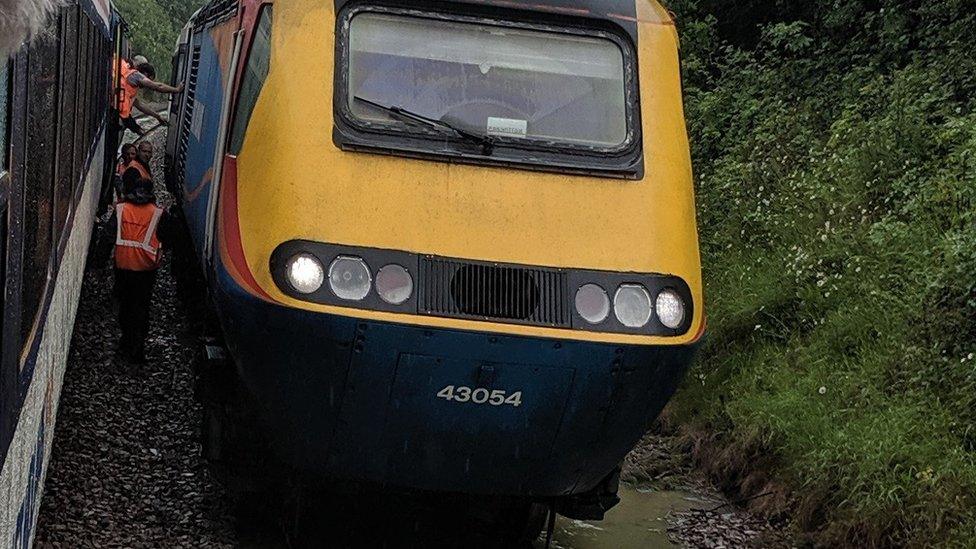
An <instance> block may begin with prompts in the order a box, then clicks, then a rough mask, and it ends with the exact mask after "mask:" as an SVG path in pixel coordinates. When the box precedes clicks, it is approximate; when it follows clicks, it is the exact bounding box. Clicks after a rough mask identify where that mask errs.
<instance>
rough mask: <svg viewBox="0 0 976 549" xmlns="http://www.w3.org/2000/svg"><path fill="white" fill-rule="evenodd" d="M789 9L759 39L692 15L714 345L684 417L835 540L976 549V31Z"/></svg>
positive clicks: (916, 9) (932, 9) (686, 27)
mask: <svg viewBox="0 0 976 549" xmlns="http://www.w3.org/2000/svg"><path fill="white" fill-rule="evenodd" d="M720 4H721V3H717V4H716V5H720ZM743 4H745V3H743ZM779 4H783V5H784V6H780V8H781V10H780V11H781V12H782V13H783V14H784V20H781V21H772V22H770V21H767V20H764V21H763V22H762V23H761V24H759V23H756V24H755V26H756V27H757V28H758V29H759V31H758V34H755V36H754V38H753V39H751V40H742V39H741V36H742V35H748V33H745V32H741V31H742V29H739V30H740V32H739V33H738V34H737V33H735V32H730V31H729V29H727V28H725V29H724V30H723V25H722V16H723V12H722V11H721V10H722V8H718V7H713V6H710V3H709V2H705V1H701V2H698V1H694V0H685V1H674V2H671V8H672V9H674V10H675V11H677V12H678V20H679V29H680V30H681V31H682V33H683V36H684V39H683V50H682V55H683V58H684V63H685V84H686V92H687V100H686V103H687V111H688V112H687V116H688V119H689V126H690V129H691V134H692V142H693V149H694V157H695V158H694V160H695V164H696V172H697V175H698V178H697V184H698V194H699V208H700V209H699V215H700V228H701V236H702V246H703V248H702V255H703V263H704V266H705V277H706V300H707V303H706V306H707V309H708V314H709V328H710V333H709V336H708V341H707V343H706V345H705V348H704V350H703V353H702V356H701V358H700V360H699V364H698V365H697V366H696V368H695V369H694V370H693V371H692V374H691V376H690V378H689V380H688V382H687V383H686V384H685V387H684V388H683V389H682V391H681V392H680V393H679V395H678V396H677V398H676V400H675V402H674V403H673V406H672V415H673V417H675V418H676V419H678V420H679V421H681V422H683V423H685V424H686V425H688V426H692V427H696V426H697V427H698V428H701V429H708V430H711V431H713V432H716V433H718V434H719V435H720V436H722V439H723V440H726V441H728V442H727V443H728V444H731V445H735V444H736V442H735V441H749V445H758V447H759V448H760V449H761V452H763V453H765V454H768V455H769V456H771V459H770V460H769V461H766V462H764V464H766V465H768V466H769V467H771V468H772V470H771V471H769V474H770V475H772V476H774V477H775V478H776V479H778V480H779V481H780V482H782V483H785V484H786V485H788V486H790V487H791V488H792V490H793V493H794V494H795V496H796V497H795V500H794V507H793V509H792V512H793V515H794V517H795V518H796V520H797V523H798V526H800V527H801V528H802V529H803V530H805V531H807V532H810V533H812V536H813V539H814V540H815V541H817V542H819V543H823V544H829V545H837V544H840V545H850V546H902V545H908V546H929V545H931V544H941V545H946V546H976V545H974V544H976V541H974V540H976V359H974V353H976V113H974V111H973V107H974V102H973V98H974V97H976V66H974V61H973V60H974V59H976V37H974V36H973V35H972V33H971V32H968V31H965V29H966V28H972V27H971V26H972V25H973V24H974V23H976V19H974V16H973V15H972V14H971V13H967V10H965V9H964V3H962V2H953V1H941V2H929V3H924V4H922V3H916V2H901V3H895V2H882V3H880V5H874V6H872V5H871V4H870V3H868V2H864V3H860V2H846V1H838V2H835V3H834V4H835V5H834V6H833V10H821V11H819V12H818V11H814V12H811V13H806V10H805V9H804V8H802V7H797V6H798V5H799V4H798V3H797V4H796V5H793V3H790V2H780V3H779ZM791 6H792V10H793V11H791ZM838 12H840V13H841V15H838ZM757 13H759V12H757ZM791 14H792V17H791ZM746 15H748V13H746ZM739 16H740V20H738V21H739V24H740V25H741V24H743V23H742V22H741V16H742V14H741V13H740V14H739ZM733 30H734V29H733Z"/></svg>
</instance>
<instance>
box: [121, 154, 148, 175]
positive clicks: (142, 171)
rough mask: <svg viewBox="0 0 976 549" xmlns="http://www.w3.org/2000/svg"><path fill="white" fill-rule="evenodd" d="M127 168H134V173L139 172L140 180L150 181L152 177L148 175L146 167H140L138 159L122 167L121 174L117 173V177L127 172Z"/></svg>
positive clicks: (140, 163)
mask: <svg viewBox="0 0 976 549" xmlns="http://www.w3.org/2000/svg"><path fill="white" fill-rule="evenodd" d="M129 168H135V169H136V171H138V172H139V178H140V179H152V176H151V175H149V170H147V169H146V167H145V166H143V165H142V162H140V161H139V160H138V159H133V160H132V161H130V162H129V163H128V164H126V165H125V166H123V167H122V172H121V173H119V175H120V176H121V175H123V174H124V173H125V172H127V171H129Z"/></svg>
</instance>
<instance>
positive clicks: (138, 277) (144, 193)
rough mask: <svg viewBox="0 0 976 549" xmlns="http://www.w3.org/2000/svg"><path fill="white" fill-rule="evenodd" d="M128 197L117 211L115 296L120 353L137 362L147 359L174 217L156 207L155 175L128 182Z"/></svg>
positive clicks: (125, 194) (115, 222) (126, 359)
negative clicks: (154, 302)
mask: <svg viewBox="0 0 976 549" xmlns="http://www.w3.org/2000/svg"><path fill="white" fill-rule="evenodd" d="M122 198H123V201H122V202H120V203H119V204H117V205H116V207H115V213H114V217H115V219H114V225H115V297H116V299H117V300H118V307H119V317H118V321H119V328H120V329H121V331H122V338H121V340H120V342H119V348H118V356H119V357H120V358H121V359H122V360H125V361H126V362H128V363H129V364H130V365H137V364H145V363H146V336H147V335H148V334H149V311H150V306H151V304H152V292H153V286H154V285H155V283H156V271H157V270H158V269H159V266H160V264H161V263H162V258H163V248H162V247H163V244H164V243H166V242H167V241H168V240H169V239H170V238H171V236H170V235H172V231H173V228H172V225H173V221H172V218H171V217H170V215H169V214H168V213H167V212H166V211H165V210H164V209H163V208H161V207H159V206H157V205H156V197H155V193H154V192H153V182H152V180H150V179H146V178H140V179H138V180H136V181H135V182H134V183H132V184H129V185H126V186H125V192H124V194H123V197H122Z"/></svg>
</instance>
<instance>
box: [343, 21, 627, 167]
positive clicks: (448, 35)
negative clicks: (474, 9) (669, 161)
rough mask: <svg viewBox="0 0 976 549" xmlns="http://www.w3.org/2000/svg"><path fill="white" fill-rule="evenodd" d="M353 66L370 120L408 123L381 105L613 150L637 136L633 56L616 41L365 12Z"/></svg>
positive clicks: (353, 36)
mask: <svg viewBox="0 0 976 549" xmlns="http://www.w3.org/2000/svg"><path fill="white" fill-rule="evenodd" d="M348 70H349V90H348V91H349V94H348V102H349V103H348V106H349V109H350V111H351V112H352V113H353V115H354V116H355V117H357V118H359V119H360V120H362V121H366V122H373V123H377V122H378V123H391V124H392V123H400V122H395V116H391V115H390V114H389V113H388V111H385V110H383V109H381V108H379V107H378V106H377V105H382V106H387V107H390V106H397V107H401V108H403V109H406V110H409V111H412V112H414V113H417V114H420V115H423V116H425V117H428V118H433V119H437V120H442V121H445V122H449V123H451V124H453V125H457V126H460V127H461V128H463V129H466V130H470V131H475V132H478V133H481V134H489V135H493V136H497V137H509V138H516V139H529V140H540V141H554V142H560V143H566V144H571V145H582V146H588V147H599V148H606V149H612V148H616V147H619V146H621V145H623V144H625V141H626V140H627V112H626V109H627V100H626V91H625V78H624V56H623V52H622V51H621V49H620V47H619V46H618V45H617V44H616V43H614V42H613V41H611V40H609V39H605V38H599V37H596V36H579V35H572V34H562V33H556V32H544V31H537V30H527V29H521V28H506V27H501V26H493V25H487V24H475V23H462V22H453V21H444V20H439V19H427V18H421V17H410V16H399V15H391V14H380V13H362V14H360V15H357V16H355V17H353V19H352V21H351V24H350V29H349V69H348ZM357 96H358V97H360V98H362V99H365V100H368V101H361V100H357V99H356V97H357ZM370 102H372V103H374V104H373V105H371V104H370ZM414 127H415V126H403V128H402V129H406V128H411V129H413V128H414Z"/></svg>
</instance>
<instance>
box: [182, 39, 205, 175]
mask: <svg viewBox="0 0 976 549" xmlns="http://www.w3.org/2000/svg"><path fill="white" fill-rule="evenodd" d="M199 70H200V46H196V47H195V48H193V52H192V54H191V56H190V70H189V72H188V75H187V79H186V90H185V91H184V96H183V121H182V122H183V123H182V125H181V126H180V140H179V142H178V144H177V149H176V177H177V178H178V184H179V186H180V187H182V186H183V184H184V183H186V154H187V149H188V148H189V145H190V130H191V128H192V126H193V107H194V100H195V99H196V94H197V78H198V77H199V75H198V74H197V73H198V72H199Z"/></svg>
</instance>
